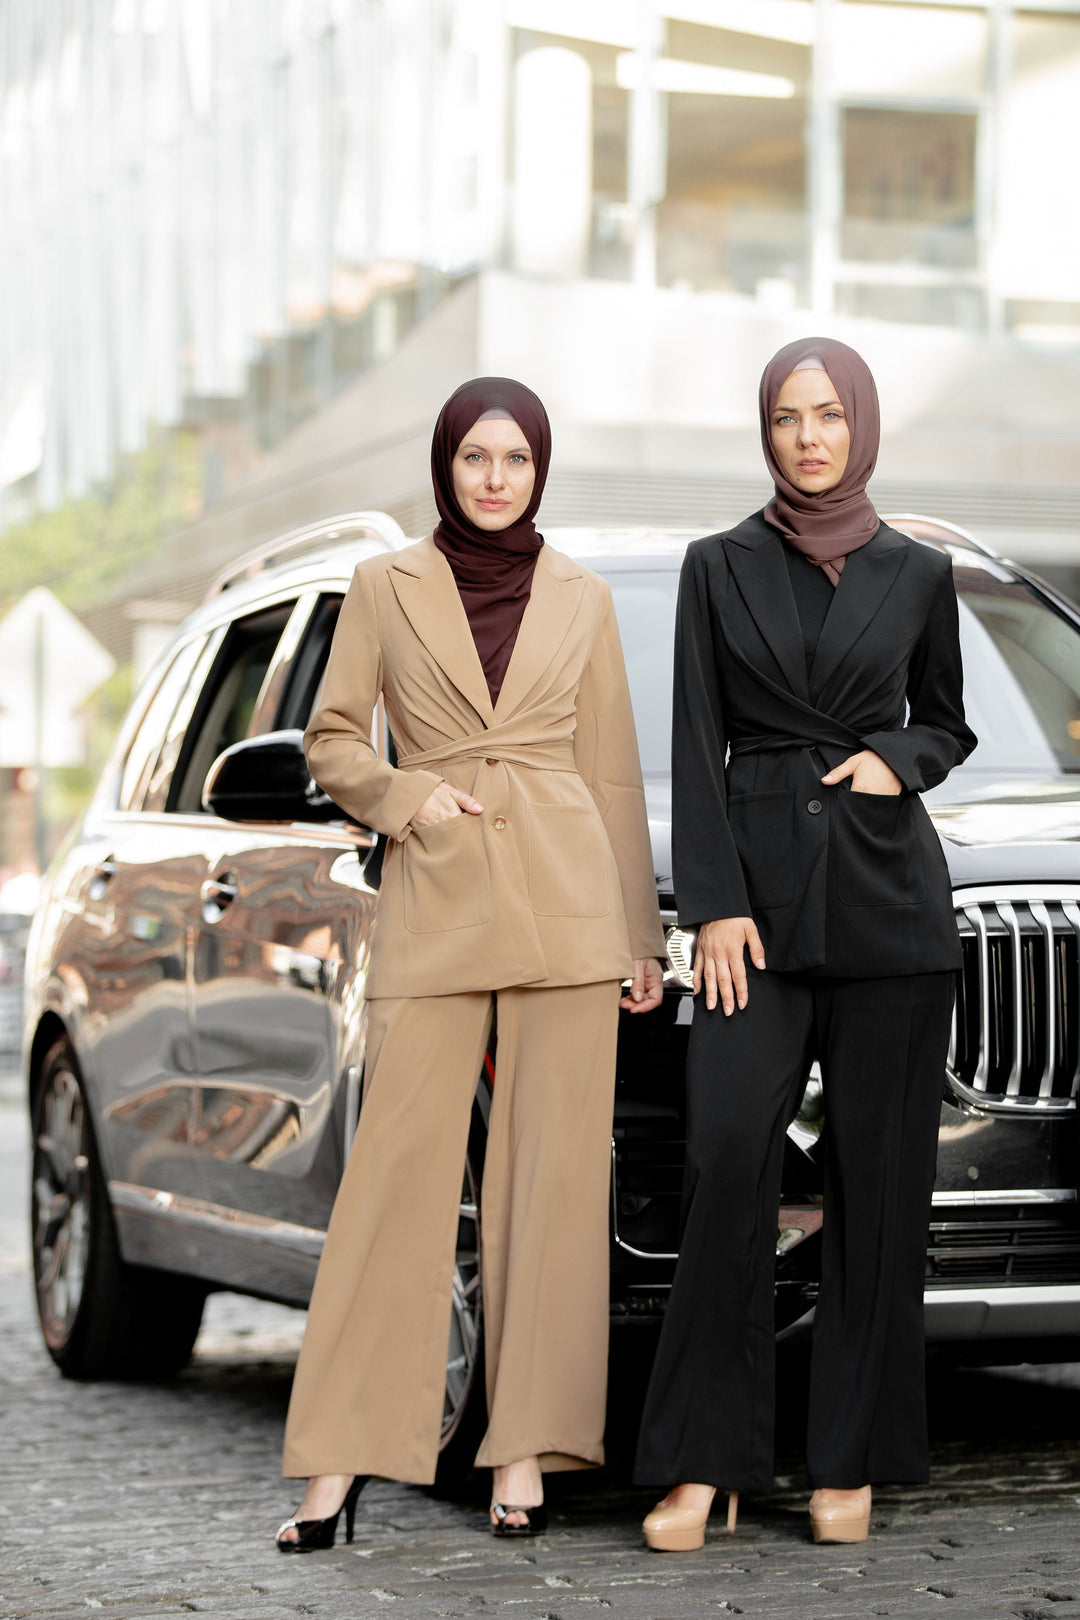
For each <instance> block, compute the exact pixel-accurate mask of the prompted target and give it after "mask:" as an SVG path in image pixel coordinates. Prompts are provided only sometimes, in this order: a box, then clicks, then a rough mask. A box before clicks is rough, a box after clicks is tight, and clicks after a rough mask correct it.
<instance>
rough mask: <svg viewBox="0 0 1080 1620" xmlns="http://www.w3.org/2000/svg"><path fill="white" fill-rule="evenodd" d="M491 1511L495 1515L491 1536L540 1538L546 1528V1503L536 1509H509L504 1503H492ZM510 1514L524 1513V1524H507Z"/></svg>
mask: <svg viewBox="0 0 1080 1620" xmlns="http://www.w3.org/2000/svg"><path fill="white" fill-rule="evenodd" d="M491 1511H492V1513H494V1515H495V1523H494V1524H493V1525H492V1526H491V1533H492V1535H493V1536H542V1535H543V1534H544V1531H545V1530H546V1529H547V1527H548V1514H547V1503H546V1502H541V1503H540V1504H539V1506H538V1507H510V1506H509V1505H508V1504H507V1503H506V1502H492V1504H491ZM511 1513H524V1515H525V1523H524V1524H507V1522H506V1521H507V1519H508V1518H509V1517H510V1515H511Z"/></svg>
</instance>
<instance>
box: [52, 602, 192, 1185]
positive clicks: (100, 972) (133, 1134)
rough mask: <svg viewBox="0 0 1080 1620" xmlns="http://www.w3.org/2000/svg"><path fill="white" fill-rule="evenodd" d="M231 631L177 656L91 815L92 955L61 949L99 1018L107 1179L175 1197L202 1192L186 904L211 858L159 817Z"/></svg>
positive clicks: (94, 1057)
mask: <svg viewBox="0 0 1080 1620" xmlns="http://www.w3.org/2000/svg"><path fill="white" fill-rule="evenodd" d="M221 635H222V632H221V631H220V630H217V631H213V632H210V633H206V632H204V633H202V634H201V635H196V636H193V637H191V638H189V639H185V640H183V641H181V642H180V643H179V645H178V646H177V647H176V649H175V651H174V652H173V655H172V657H171V659H170V660H169V662H168V663H167V665H166V667H165V670H164V673H163V674H162V676H161V679H160V681H159V682H158V684H157V685H156V687H155V688H154V690H153V693H152V695H151V697H150V699H149V702H148V703H147V704H146V706H145V708H144V711H143V714H142V718H141V720H140V721H139V722H138V725H137V727H136V729H135V732H134V735H133V738H132V741H131V744H130V746H129V748H128V749H127V752H126V756H125V757H124V762H123V767H122V770H121V772H120V779H119V783H118V787H117V791H116V795H115V801H114V802H113V803H111V804H106V805H104V806H102V807H101V808H100V812H99V813H95V814H93V815H92V816H91V817H90V818H88V829H87V830H88V832H90V834H91V836H90V837H89V838H88V839H87V840H86V841H85V842H84V845H83V848H84V850H85V859H86V861H87V871H86V873H85V881H84V884H83V886H82V899H81V916H80V918H79V930H78V931H79V934H80V937H81V945H78V946H76V944H75V942H74V940H73V938H72V937H71V935H70V931H69V937H68V938H67V939H66V940H65V945H64V957H65V977H66V979H67V982H68V984H69V985H70V986H71V987H72V988H75V989H77V995H78V997H79V999H80V1000H81V1001H82V1003H83V1004H84V1005H85V1007H86V1008H87V1009H88V1010H89V1011H90V1013H91V1016H89V1017H87V1019H86V1020H85V1022H84V1024H83V1026H82V1028H81V1030H80V1037H81V1039H80V1043H79V1044H80V1056H81V1058H82V1061H83V1063H84V1066H85V1067H86V1069H87V1071H88V1077H89V1078H91V1079H92V1080H93V1082H94V1084H93V1087H92V1091H93V1095H94V1098H95V1102H96V1108H97V1111H98V1120H97V1124H98V1131H99V1135H100V1146H101V1150H102V1153H103V1156H104V1160H105V1163H106V1165H107V1167H108V1172H109V1176H110V1179H111V1181H112V1182H113V1183H114V1184H121V1183H123V1184H127V1185H128V1186H129V1187H137V1188H150V1189H153V1190H155V1191H159V1190H165V1191H167V1192H170V1193H191V1192H193V1191H195V1190H196V1184H195V1180H194V1178H193V1165H192V1157H191V1151H190V1142H191V1130H192V1123H193V1119H194V1110H195V1102H196V1096H197V1057H196V1052H195V1043H194V1034H193V1027H192V1018H191V1013H192V1007H191V994H190V984H189V974H188V953H189V901H190V896H191V895H192V894H193V893H194V894H197V893H198V891H199V886H200V884H201V883H202V882H203V881H204V878H205V867H206V857H205V853H204V851H203V849H202V844H201V840H200V839H199V837H198V836H197V834H193V831H192V829H191V828H190V827H188V826H185V825H183V823H182V822H179V821H177V820H176V819H175V818H170V817H168V816H165V815H163V814H161V813H160V810H161V802H162V801H161V794H162V790H163V784H164V782H165V781H166V780H167V778H168V773H169V769H170V739H171V738H172V739H175V738H176V736H177V735H179V734H181V733H182V730H183V726H184V723H185V717H186V716H187V715H188V714H189V713H190V711H191V708H192V706H193V704H194V702H195V700H196V697H197V695H198V692H199V690H200V688H201V686H202V683H203V681H204V680H205V678H206V674H207V671H208V669H209V667H210V665H211V664H212V662H213V659H214V656H215V653H216V649H217V647H218V645H219V644H220V640H221ZM114 1191H115V1187H114Z"/></svg>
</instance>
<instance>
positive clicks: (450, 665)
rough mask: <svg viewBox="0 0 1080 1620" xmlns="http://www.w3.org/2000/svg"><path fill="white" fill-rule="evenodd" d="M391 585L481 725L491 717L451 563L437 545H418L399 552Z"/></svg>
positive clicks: (433, 655) (489, 705) (488, 723)
mask: <svg viewBox="0 0 1080 1620" xmlns="http://www.w3.org/2000/svg"><path fill="white" fill-rule="evenodd" d="M390 581H391V583H392V585H393V587H394V593H395V595H396V596H397V599H398V601H399V602H400V603H401V607H402V611H403V612H404V614H405V616H406V618H407V619H408V621H409V623H410V624H411V625H412V627H413V629H414V630H415V631H416V634H417V635H418V636H419V637H420V640H421V641H422V642H423V643H424V646H425V647H426V648H427V650H428V652H429V653H430V654H431V656H432V658H434V660H435V662H436V663H437V664H438V665H439V667H440V668H441V669H442V670H443V672H444V673H445V674H446V675H447V676H448V677H449V678H450V680H451V681H453V683H454V685H455V686H456V687H457V689H458V691H459V692H460V693H461V694H462V696H463V697H466V698H467V699H468V700H469V702H470V703H471V704H472V706H473V708H474V709H475V710H476V712H477V714H478V715H479V716H480V718H481V719H482V720H483V722H484V724H485V726H490V725H491V722H492V719H493V718H494V712H493V710H492V707H491V694H490V693H489V692H488V684H487V680H486V679H485V676H484V670H483V666H482V665H481V663H480V655H479V653H478V652H477V650H476V643H475V642H474V640H473V635H472V631H471V630H470V628H469V621H468V618H467V617H466V614H465V609H464V607H463V606H462V604H461V597H460V596H459V594H458V588H457V584H456V583H455V580H454V575H453V572H452V570H451V568H450V564H449V563H448V562H447V560H446V558H445V557H444V556H443V554H442V552H441V551H440V550H439V549H438V547H437V546H436V545H435V543H434V542H433V541H432V540H430V539H428V540H421V541H420V542H419V544H417V545H415V546H408V547H406V549H405V550H404V551H401V552H399V553H398V555H397V556H396V557H395V559H394V563H393V566H392V567H391V569H390Z"/></svg>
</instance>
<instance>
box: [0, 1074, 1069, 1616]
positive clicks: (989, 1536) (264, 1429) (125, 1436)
mask: <svg viewBox="0 0 1080 1620" xmlns="http://www.w3.org/2000/svg"><path fill="white" fill-rule="evenodd" d="M16 1091H17V1088H16V1086H15V1084H14V1083H13V1082H12V1081H8V1082H7V1083H2V1082H0V1329H2V1331H0V1403H2V1418H3V1430H2V1434H3V1443H2V1450H0V1457H2V1468H3V1479H2V1482H0V1615H3V1616H5V1617H19V1620H23V1617H25V1620H31V1617H33V1620H69V1617H74V1616H76V1615H77V1616H80V1617H83V1616H85V1615H86V1614H87V1613H88V1611H101V1612H102V1613H103V1614H104V1615H111V1616H119V1617H121V1620H159V1617H162V1616H173V1615H186V1614H190V1613H208V1614H217V1615H221V1616H224V1617H228V1620H279V1617H280V1620H285V1617H293V1616H298V1615H317V1616H324V1617H327V1620H335V1617H337V1616H343V1617H344V1616H349V1617H352V1616H368V1615H379V1616H381V1617H385V1620H412V1617H419V1616H424V1617H427V1616H447V1617H455V1616H458V1617H462V1620H465V1617H469V1620H473V1617H488V1616H494V1615H498V1616H499V1620H514V1617H521V1620H579V1617H581V1620H584V1617H586V1616H589V1615H591V1614H593V1613H599V1612H601V1611H602V1612H604V1613H605V1614H606V1613H610V1614H611V1615H612V1616H613V1620H687V1617H690V1616H694V1617H696V1616H702V1615H706V1616H707V1615H715V1616H716V1617H717V1620H720V1617H721V1616H722V1615H725V1614H745V1615H748V1616H765V1617H768V1620H833V1617H837V1620H839V1617H848V1616H858V1617H860V1620H861V1617H865V1616H870V1615H896V1616H922V1615H933V1616H941V1617H944V1620H983V1617H985V1616H998V1615H1005V1616H1017V1617H1021V1620H1067V1617H1068V1616H1070V1615H1077V1616H1080V1372H1078V1370H1075V1369H1073V1368H1071V1367H1059V1368H1050V1369H1041V1370H1040V1371H1039V1372H1037V1373H1036V1372H1033V1371H1032V1370H1030V1369H1027V1370H1025V1371H1024V1372H1022V1373H1020V1372H1017V1373H987V1372H969V1371H952V1372H948V1373H946V1372H938V1373H936V1374H935V1375H934V1377H933V1379H932V1384H931V1390H932V1405H933V1429H934V1437H935V1445H934V1472H933V1483H932V1485H930V1486H929V1487H927V1488H925V1489H919V1490H906V1491H881V1492H879V1493H878V1495H877V1498H876V1501H875V1512H874V1530H873V1535H872V1539H871V1540H870V1542H869V1543H867V1544H866V1546H865V1547H854V1548H846V1549H845V1548H843V1547H831V1548H830V1547H817V1548H816V1547H814V1546H813V1545H812V1544H811V1543H810V1542H809V1541H808V1539H807V1535H806V1526H805V1502H806V1495H805V1488H804V1487H803V1486H802V1481H801V1479H800V1473H799V1463H798V1446H799V1423H798V1411H799V1398H798V1396H797V1394H796V1395H793V1396H791V1397H789V1399H788V1402H787V1407H788V1410H786V1411H785V1413H784V1416H783V1420H782V1424H781V1435H780V1452H781V1455H780V1467H781V1469H782V1470H784V1472H782V1473H781V1476H780V1485H781V1487H782V1488H781V1489H779V1490H778V1492H777V1494H776V1495H774V1496H772V1497H769V1498H765V1499H762V1498H759V1499H756V1500H751V1501H747V1502H746V1503H745V1504H744V1514H743V1517H742V1519H741V1520H740V1524H739V1530H738V1534H737V1535H736V1536H735V1537H734V1539H729V1538H728V1537H727V1536H725V1535H723V1534H722V1532H721V1531H720V1529H719V1528H716V1529H714V1530H713V1531H711V1533H710V1537H709V1540H708V1543H707V1545H706V1547H705V1550H704V1551H703V1552H701V1553H694V1554H683V1555H668V1556H667V1557H663V1556H657V1555H655V1554H650V1553H649V1552H647V1551H646V1550H645V1549H644V1548H643V1546H642V1544H641V1539H640V1533H639V1528H638V1526H639V1520H640V1517H641V1515H642V1513H643V1512H644V1511H645V1510H647V1508H648V1507H649V1506H650V1499H649V1497H648V1495H646V1494H643V1493H641V1492H640V1491H634V1490H632V1489H630V1488H629V1487H628V1485H627V1484H626V1475H625V1469H624V1468H620V1467H619V1466H615V1467H613V1468H611V1469H610V1471H609V1472H608V1473H607V1474H606V1475H597V1476H588V1477H585V1476H581V1475H578V1476H569V1477H568V1478H564V1479H563V1480H561V1481H557V1482H556V1486H555V1489H554V1491H553V1493H552V1496H553V1506H554V1512H553V1521H552V1529H551V1532H550V1534H549V1535H547V1536H546V1537H544V1538H543V1539H541V1540H538V1541H536V1542H534V1543H526V1544H524V1545H522V1544H520V1543H517V1544H514V1543H511V1544H502V1543H498V1542H495V1541H493V1540H492V1538H491V1537H490V1536H489V1535H488V1534H487V1533H486V1532H485V1530H484V1521H483V1518H482V1507H483V1496H482V1487H481V1485H480V1484H479V1483H478V1484H477V1485H476V1486H475V1488H474V1489H473V1491H472V1493H471V1494H465V1495H463V1496H462V1498H461V1499H460V1500H455V1501H448V1500H445V1499H439V1498H437V1497H436V1496H434V1495H433V1494H431V1493H430V1492H427V1491H423V1490H417V1489H413V1488H409V1487H406V1486H400V1485H392V1484H383V1483H377V1484H374V1485H372V1486H371V1487H369V1489H368V1491H366V1492H365V1494H364V1496H363V1497H362V1498H361V1507H360V1512H359V1516H358V1520H357V1538H356V1541H355V1543H354V1544H353V1546H352V1547H351V1548H347V1547H345V1546H344V1545H341V1546H339V1547H338V1548H337V1549H335V1551H334V1552H332V1553H322V1554H314V1555H312V1556H309V1557H304V1558H290V1559H285V1558H282V1557H281V1556H280V1554H278V1552H277V1551H276V1549H275V1548H274V1546H273V1544H272V1540H271V1537H272V1533H273V1531H274V1529H275V1528H276V1526H277V1524H278V1522H279V1521H280V1520H281V1519H282V1518H284V1517H285V1516H286V1515H287V1513H288V1512H289V1511H290V1509H291V1507H292V1505H293V1503H294V1501H295V1492H294V1488H293V1487H292V1486H291V1485H289V1484H287V1483H283V1482H282V1481H281V1480H280V1479H279V1478H278V1455H279V1450H278V1448H279V1444H280V1437H281V1426H282V1421H283V1418H284V1414H285V1406H286V1401H287V1398H288V1391H289V1380H290V1377H291V1373H292V1365H293V1361H294V1359H295V1355H296V1349H297V1345H298V1342H299V1337H300V1332H301V1329H302V1324H303V1317H302V1316H301V1314H300V1313H298V1312H294V1311H289V1310H286V1309H283V1308H277V1307H274V1306H268V1305H262V1304H254V1303H252V1302H250V1301H244V1300H240V1299H237V1298H235V1297H233V1296H228V1295H221V1296H217V1297H216V1298H214V1299H213V1300H211V1302H210V1305H209V1307H208V1310H207V1315H206V1322H205V1327H204V1330H203V1333H202V1336H201V1338H200V1340H199V1344H198V1347H197V1352H196V1356H195V1359H194V1361H193V1363H192V1366H191V1368H190V1369H189V1370H188V1371H187V1372H186V1373H185V1374H184V1375H183V1376H182V1377H181V1378H179V1379H178V1380H176V1381H175V1382H173V1383H171V1384H162V1385H151V1386H135V1387H130V1386H129V1387H124V1386H121V1385H116V1384H104V1385H84V1386H79V1385H75V1384H69V1383H65V1382H64V1381H63V1380H62V1379H60V1378H59V1377H58V1375H57V1374H56V1372H55V1370H54V1369H53V1367H52V1364H51V1363H50V1362H49V1360H48V1358H47V1356H46V1355H45V1353H44V1351H43V1349H42V1347H41V1344H40V1341H39V1339H38V1335H37V1328H36V1324H35V1321H34V1317H33V1307H32V1301H31V1294H30V1284H29V1271H28V1266H27V1262H26V1237H25V1229H24V1221H23V1211H24V1208H25V1191H26V1185H25V1184H26V1171H25V1142H26V1126H25V1122H24V1119H23V1115H22V1110H21V1107H20V1106H19V1105H18V1103H17V1101H16ZM630 1421H631V1420H630V1419H627V1420H624V1423H623V1429H624V1430H625V1429H626V1428H628V1427H629V1423H630Z"/></svg>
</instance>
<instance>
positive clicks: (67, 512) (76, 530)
mask: <svg viewBox="0 0 1080 1620" xmlns="http://www.w3.org/2000/svg"><path fill="white" fill-rule="evenodd" d="M200 506H201V459H200V448H199V440H198V436H197V435H196V434H195V433H192V432H187V431H177V432H171V433H165V432H162V433H160V434H158V435H157V436H156V438H155V441H154V442H153V443H152V444H151V445H150V446H149V447H148V448H147V449H146V450H142V451H140V452H139V453H138V454H137V455H133V456H129V457H127V458H126V459H125V461H124V462H123V463H122V465H121V467H120V470H119V472H118V474H117V476H116V479H115V480H114V482H113V484H112V485H111V487H110V488H109V489H108V490H106V491H103V492H101V493H95V494H93V495H85V496H83V497H82V499H81V500H71V501H65V502H64V504H63V506H58V507H57V508H56V510H55V511H53V512H38V513H36V514H35V515H34V516H33V517H29V518H26V519H25V520H24V521H22V522H19V523H14V524H12V525H11V526H10V527H9V528H5V529H4V530H3V531H2V532H0V611H2V612H6V611H7V609H8V608H10V607H11V606H12V605H13V603H15V602H17V601H18V599H19V598H20V597H21V596H23V595H25V593H26V592H27V591H28V590H30V589H31V588H32V587H33V586H35V585H47V586H48V588H49V590H51V591H54V592H55V593H56V595H57V596H58V597H59V598H60V600H61V601H62V602H64V603H66V604H67V606H68V607H70V608H71V609H72V610H73V611H74V612H76V613H78V612H79V611H80V609H83V608H86V607H89V606H91V605H92V604H93V603H95V602H99V601H101V599H102V598H103V597H105V596H108V595H111V594H112V593H113V592H114V591H116V590H117V589H118V587H119V586H120V585H121V583H122V581H123V580H124V578H125V576H126V575H127V574H128V573H130V572H131V570H132V569H133V568H135V567H136V566H137V565H138V564H139V563H142V562H145V561H146V560H147V559H148V558H149V557H152V556H153V555H154V554H155V552H156V551H157V550H158V549H159V547H160V546H161V544H162V541H163V540H164V539H165V538H166V536H168V535H169V534H170V533H172V532H173V531H174V530H176V529H178V528H179V527H180V526H181V525H182V524H184V523H188V522H190V521H191V519H192V518H193V517H195V516H196V515H197V514H198V512H199V510H200Z"/></svg>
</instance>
